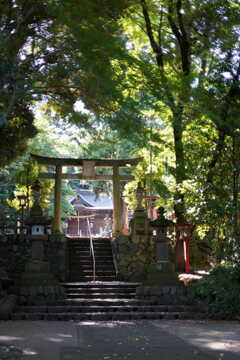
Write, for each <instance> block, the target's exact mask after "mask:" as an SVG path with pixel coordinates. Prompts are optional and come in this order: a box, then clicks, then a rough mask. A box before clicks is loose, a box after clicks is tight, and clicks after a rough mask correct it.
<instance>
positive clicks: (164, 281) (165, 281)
mask: <svg viewBox="0 0 240 360" xmlns="http://www.w3.org/2000/svg"><path fill="white" fill-rule="evenodd" d="M144 284H146V285H160V286H170V285H172V286H174V285H175V286H177V285H181V283H180V280H179V278H178V274H177V273H176V272H174V267H173V264H171V263H170V262H162V263H156V264H152V265H151V266H150V267H149V272H148V277H147V279H146V281H144Z"/></svg>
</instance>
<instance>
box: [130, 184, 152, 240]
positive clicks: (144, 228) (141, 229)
mask: <svg viewBox="0 0 240 360" xmlns="http://www.w3.org/2000/svg"><path fill="white" fill-rule="evenodd" d="M144 195H145V191H144V189H143V187H142V186H141V184H140V182H139V183H138V186H137V189H136V190H135V197H136V200H137V206H136V209H135V211H134V214H133V219H132V223H131V233H132V235H133V236H134V237H135V236H138V235H140V236H147V235H148V228H149V227H148V225H149V220H148V218H147V213H146V211H145V209H144V207H143V205H142V202H143V199H144Z"/></svg>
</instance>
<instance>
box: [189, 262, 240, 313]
mask: <svg viewBox="0 0 240 360" xmlns="http://www.w3.org/2000/svg"><path fill="white" fill-rule="evenodd" d="M192 289H193V292H194V294H195V297H197V298H198V299H199V300H201V301H204V302H206V303H207V305H208V317H209V318H211V319H222V320H225V319H228V320H229V319H231V320H234V319H240V267H239V266H233V265H218V266H216V267H215V268H214V269H213V270H212V271H211V272H210V274H209V275H208V276H207V277H205V278H202V279H201V280H199V281H198V282H197V283H195V284H193V285H192Z"/></svg>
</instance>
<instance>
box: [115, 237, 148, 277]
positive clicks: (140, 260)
mask: <svg viewBox="0 0 240 360" xmlns="http://www.w3.org/2000/svg"><path fill="white" fill-rule="evenodd" d="M113 252H114V253H115V256H116V260H117V268H118V279H119V280H125V281H144V280H145V279H146V278H147V277H148V271H149V267H150V264H152V263H153V262H154V259H155V247H154V242H153V240H152V238H151V237H149V236H144V235H142V236H141V235H139V236H135V237H134V238H133V237H131V236H126V235H125V236H124V235H122V236H119V237H117V238H115V239H113Z"/></svg>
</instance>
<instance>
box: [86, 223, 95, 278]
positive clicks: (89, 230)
mask: <svg viewBox="0 0 240 360" xmlns="http://www.w3.org/2000/svg"><path fill="white" fill-rule="evenodd" d="M87 225H88V233H89V238H90V256H91V255H92V259H93V281H95V279H96V262H95V254H94V247H93V237H92V232H91V227H90V223H89V217H87Z"/></svg>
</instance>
